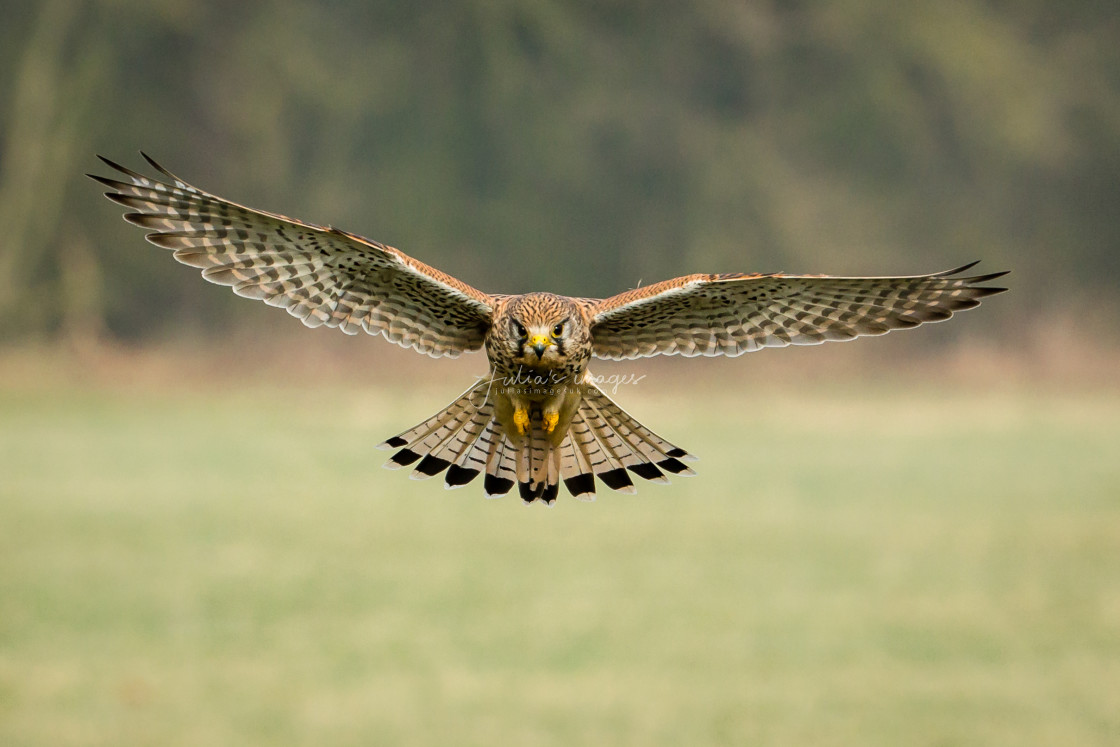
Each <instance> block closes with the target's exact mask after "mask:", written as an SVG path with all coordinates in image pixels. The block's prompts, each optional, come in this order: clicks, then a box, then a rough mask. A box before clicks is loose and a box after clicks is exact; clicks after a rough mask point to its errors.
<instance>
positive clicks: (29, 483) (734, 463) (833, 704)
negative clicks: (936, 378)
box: [0, 380, 1120, 745]
mask: <svg viewBox="0 0 1120 747" xmlns="http://www.w3.org/2000/svg"><path fill="white" fill-rule="evenodd" d="M463 383H464V384H465V382H463ZM461 388H462V387H461V386H460V385H459V383H454V384H448V385H446V386H444V387H441V388H435V387H430V386H425V387H423V388H422V389H421V390H420V391H417V392H412V393H409V392H406V391H404V390H403V389H402V390H380V389H376V388H373V387H359V386H352V385H342V386H338V387H337V388H334V389H326V390H318V391H315V390H314V389H313V388H311V387H304V388H300V387H289V386H281V385H271V386H270V385H265V384H253V383H251V382H246V381H244V380H237V381H223V380H214V381H213V382H211V383H210V384H208V385H200V386H196V387H194V388H190V389H188V390H186V391H178V392H176V391H172V390H171V389H170V388H167V389H161V388H159V387H153V386H141V387H137V388H135V389H134V390H133V389H129V388H126V387H98V386H76V385H72V384H67V385H64V386H54V385H50V384H49V383H47V384H35V383H31V384H28V383H26V382H25V383H24V384H20V385H13V386H8V387H6V388H4V389H0V743H2V744H5V745H202V744H205V745H246V744H278V745H280V744H316V745H318V744H330V745H351V744H352V745H365V744H406V745H424V744H455V745H492V744H518V745H569V744H612V745H680V744H751V745H791V744H812V745H900V744H906V745H910V744H913V745H947V744H954V745H969V744H976V745H992V744H999V745H1033V744H1038V745H1053V744H1077V745H1107V744H1116V743H1117V742H1118V740H1120V457H1118V455H1120V394H1117V393H1116V392H1115V391H1112V392H1109V391H1097V392H1096V393H1091V392H1083V393H1082V392H1072V393H1071V392H1068V391H1063V390H1061V389H1059V388H1057V387H1053V386H1051V387H1046V386H1042V387H1038V388H1031V387H1018V388H1016V389H1014V390H1011V391H1007V390H993V389H992V388H990V387H984V388H972V389H969V388H964V389H955V388H949V387H945V386H941V387H939V386H937V385H922V386H916V387H909V388H903V387H902V386H897V387H887V389H886V391H878V388H872V387H867V386H865V387H860V386H858V385H854V384H853V385H851V386H842V385H841V386H831V387H828V388H821V389H813V390H810V391H797V390H796V389H794V388H793V387H787V388H782V387H778V388H771V389H766V390H759V389H757V388H756V389H755V390H754V391H753V392H737V393H736V392H732V391H731V390H730V389H729V390H727V391H725V392H721V391H718V390H715V391H708V392H703V393H697V392H693V393H692V394H688V395H686V396H685V397H684V398H683V399H674V398H673V397H672V392H671V391H670V390H669V388H668V387H658V386H656V385H655V384H650V385H649V386H644V387H631V388H630V389H629V390H628V391H620V393H619V394H618V399H619V400H620V402H621V403H622V404H623V406H624V407H626V408H627V409H629V410H630V411H631V412H633V413H634V414H636V415H637V416H638V417H639V418H640V419H641V420H643V421H645V422H647V423H648V424H649V425H650V426H651V427H653V428H654V429H655V430H658V431H660V432H661V433H662V434H664V435H665V436H667V437H668V438H670V439H671V440H673V441H675V442H677V443H680V444H681V445H683V446H685V447H686V448H689V449H690V450H692V451H694V452H695V453H697V454H698V455H700V457H701V461H700V462H698V463H697V465H695V466H696V467H697V470H698V471H699V473H700V474H699V476H698V477H696V478H691V479H676V480H674V484H673V485H672V486H671V487H663V486H658V485H650V484H645V485H640V486H639V494H638V495H637V496H623V495H618V494H613V493H611V494H606V495H602V494H601V495H600V498H599V500H598V501H597V502H595V503H580V502H577V501H575V500H573V499H571V498H570V497H569V496H567V495H566V494H565V493H563V492H562V493H561V497H560V500H559V501H558V503H557V504H556V505H554V506H553V507H545V506H540V505H531V506H525V505H523V504H522V503H521V501H520V500H519V499H517V498H516V497H515V496H512V495H511V496H506V497H505V498H501V499H496V500H489V501H488V500H485V499H484V498H483V496H482V494H481V485H480V484H472V485H470V486H468V487H467V488H465V489H462V490H459V491H455V492H447V491H444V490H443V489H442V486H441V485H440V484H439V483H437V482H435V481H427V482H413V481H410V480H408V479H407V475H406V474H405V473H401V472H398V473H393V472H388V471H385V470H383V469H381V467H380V464H381V463H382V462H383V461H384V459H385V457H386V454H385V453H383V452H379V451H376V450H374V449H373V445H374V444H375V443H377V442H378V441H380V440H381V439H383V438H384V437H386V436H388V435H391V434H392V433H394V432H396V431H398V430H401V429H403V428H404V427H406V426H409V425H412V424H413V423H414V422H416V421H419V420H420V419H422V418H423V417H426V416H427V415H429V414H430V413H431V412H434V411H435V410H436V408H437V407H440V406H442V405H443V404H444V403H445V402H446V401H449V400H450V399H451V398H452V397H453V396H454V395H455V394H456V393H458V391H459V390H460V389H461ZM480 482H481V481H479V483H480Z"/></svg>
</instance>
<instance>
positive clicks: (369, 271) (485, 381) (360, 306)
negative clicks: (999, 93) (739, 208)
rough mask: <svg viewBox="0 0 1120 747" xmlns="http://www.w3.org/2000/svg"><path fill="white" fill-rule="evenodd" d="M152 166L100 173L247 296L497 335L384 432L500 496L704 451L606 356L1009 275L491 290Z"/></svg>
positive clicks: (720, 341)
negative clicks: (479, 357) (645, 413)
mask: <svg viewBox="0 0 1120 747" xmlns="http://www.w3.org/2000/svg"><path fill="white" fill-rule="evenodd" d="M141 155H143V156H144V158H145V160H147V162H148V163H149V164H150V165H151V166H152V168H154V169H155V170H156V171H157V172H159V174H160V175H161V176H160V177H157V178H151V177H147V176H144V175H142V174H140V173H137V172H135V171H132V170H131V169H128V168H126V167H124V166H121V165H118V164H116V163H113V162H112V161H110V160H109V159H107V158H104V157H101V156H99V158H101V160H102V161H104V162H105V163H106V164H107V165H108V166H110V167H111V168H113V169H115V170H116V171H117V172H119V173H120V175H122V176H120V177H118V178H115V179H114V178H107V177H102V176H96V175H94V174H89V175H88V176H90V177H91V178H93V179H95V180H96V181H98V182H100V183H101V184H103V185H105V186H106V187H108V188H109V190H110V191H109V192H106V193H105V196H106V197H108V198H109V199H110V200H112V201H113V202H116V203H119V204H120V205H123V206H124V207H126V208H128V210H129V212H127V213H126V214H125V215H124V219H125V220H126V221H128V222H129V223H133V224H135V225H137V226H140V227H141V228H145V229H149V231H150V233H148V234H147V239H148V241H150V242H151V243H153V244H155V245H156V246H160V247H163V248H165V249H170V250H173V252H174V257H175V259H177V260H178V261H179V262H182V263H183V264H186V265H190V266H192V267H197V268H200V269H201V270H202V277H204V278H205V279H206V280H209V281H210V282H212V283H218V284H220V285H228V286H231V287H232V288H233V292H234V293H236V294H237V295H239V296H245V297H247V298H255V299H259V300H261V301H264V302H265V303H267V304H269V305H270V306H279V307H281V308H284V309H286V310H287V311H288V313H289V314H291V315H292V316H294V317H296V318H297V319H300V320H301V321H302V322H303V323H304V324H305V325H307V326H308V327H319V326H326V327H338V328H339V329H341V330H342V331H343V332H345V333H346V334H348V335H355V334H358V333H359V332H366V333H368V334H371V335H381V336H383V337H384V338H385V339H387V340H389V341H390V342H395V343H397V344H398V345H401V346H403V347H406V348H412V349H414V350H416V351H418V352H420V353H426V354H427V355H430V356H432V357H441V356H448V357H456V356H458V355H460V354H461V353H464V352H469V351H474V350H479V349H482V348H485V350H486V356H487V358H488V359H489V363H490V370H489V374H488V375H487V376H486V377H483V378H481V379H480V380H479V381H477V382H475V383H474V384H472V385H471V386H470V387H469V388H468V389H467V391H465V392H463V393H462V394H461V395H460V396H459V397H457V398H456V399H455V401H454V402H452V403H451V404H450V405H448V406H447V407H445V408H444V409H442V410H440V411H439V412H438V413H436V414H435V415H433V416H432V417H430V418H428V419H427V420H425V421H424V422H422V423H420V424H419V425H416V426H414V427H412V428H409V429H408V430H406V431H404V432H403V433H400V434H399V435H396V436H393V437H392V438H390V439H388V440H387V441H385V442H383V443H382V444H380V447H382V448H385V449H396V452H395V453H394V454H393V455H392V457H391V458H390V459H389V461H388V462H387V464H386V465H385V466H387V467H390V468H400V467H406V466H411V465H415V467H413V471H412V476H413V477H414V478H426V477H433V476H435V475H438V474H441V473H443V474H444V475H445V476H444V482H445V484H446V487H448V488H456V487H460V486H462V485H466V484H467V483H469V482H471V481H472V480H473V479H475V478H476V477H478V476H479V475H484V477H483V487H484V490H485V491H486V494H487V495H490V496H496V495H504V494H506V493H508V492H509V491H510V490H512V489H513V486H514V485H515V484H516V485H517V487H518V492H519V493H520V495H521V498H522V499H524V500H525V501H526V502H532V501H534V500H537V499H541V500H543V501H544V502H545V503H551V502H552V501H554V500H555V499H556V496H557V494H558V492H559V487H560V483H561V482H563V483H564V486H565V487H566V488H567V489H568V491H569V492H570V493H571V494H572V495H574V496H575V497H577V498H584V499H592V498H594V497H595V487H596V481H597V480H598V481H600V482H602V483H603V484H604V485H606V486H607V487H609V488H611V489H613V490H617V491H620V492H624V493H633V492H635V487H634V482H633V480H632V479H631V475H637V476H638V477H640V478H643V479H646V480H650V481H653V482H662V483H664V482H668V478H667V476H666V473H670V474H676V475H692V474H694V472H693V471H692V469H691V468H689V467H688V465H687V464H686V463H687V462H689V461H692V460H694V459H695V457H693V456H692V455H691V454H689V453H688V452H686V451H685V450H684V449H682V448H680V447H678V446H675V445H674V444H672V443H670V442H668V441H666V440H665V439H663V438H661V437H660V436H658V435H656V434H655V433H653V432H652V431H650V430H649V429H648V428H646V427H645V426H644V425H642V424H641V423H639V422H638V421H637V420H635V419H634V418H633V417H632V416H631V415H630V414H629V413H627V412H626V411H624V410H623V409H622V408H620V407H619V406H618V405H616V404H615V403H614V401H612V400H611V399H610V398H609V397H608V396H607V395H606V394H605V393H604V392H603V391H602V389H600V388H599V387H598V386H597V385H596V383H595V380H594V377H593V376H592V375H591V374H590V373H589V372H588V368H587V367H588V363H589V362H590V360H591V358H592V357H595V358H604V359H610V360H624V359H632V358H642V357H647V356H653V355H684V356H697V355H706V356H715V355H727V356H737V355H741V354H743V353H747V352H751V351H754V350H759V349H761V348H765V347H784V346H786V345H815V344H818V343H822V342H825V341H828V340H851V339H853V338H856V337H861V336H864V335H881V334H885V333H887V332H889V331H891V330H894V329H908V328H910V327H917V326H918V325H919V324H923V323H925V322H940V321H943V320H945V319H948V318H949V317H950V316H952V315H953V312H955V311H960V310H962V309H970V308H972V307H974V306H977V305H978V304H979V303H980V299H981V298H984V297H985V296H990V295H992V294H995V293H1000V292H1002V291H1004V290H1006V288H996V287H991V286H988V285H985V284H986V283H988V282H989V281H991V280H994V279H996V278H998V277H1001V276H1003V275H1005V274H1006V272H995V273H990V274H986V275H972V276H964V275H963V273H965V272H966V271H967V270H968V269H969V268H971V267H972V266H973V265H975V264H976V263H975V262H973V263H971V264H968V265H965V266H963V267H958V268H956V269H954V270H948V271H946V272H938V273H933V274H930V275H914V276H904V277H831V276H828V275H787V274H782V273H766V274H759V273H746V274H744V273H732V274H724V275H703V274H697V275H686V276H684V277H679V278H674V279H673V280H665V281H663V282H660V283H654V284H652V285H647V286H643V287H639V288H635V289H634V290H629V291H626V292H624V293H620V294H618V295H616V296H612V297H610V298H603V299H599V298H571V297H567V296H560V295H556V294H553V293H526V294H524V295H500V294H489V293H484V292H482V291H480V290H478V289H476V288H473V287H471V286H470V285H467V284H466V283H464V282H462V281H461V280H458V279H456V278H454V277H451V276H450V275H447V274H446V273H443V272H440V271H439V270H437V269H435V268H434V267H430V266H428V265H426V264H424V263H423V262H420V261H419V260H416V259H413V258H412V257H410V256H408V255H407V254H405V253H404V252H401V251H399V250H398V249H394V248H393V247H391V246H387V245H385V244H381V243H379V242H377V241H371V240H369V239H366V238H363V237H361V236H357V235H355V234H352V233H348V232H346V231H342V230H339V229H337V228H332V227H329V226H317V225H314V224H310V223H304V222H302V221H298V220H293V219H291V218H287V217H285V216H283V215H278V214H276V213H269V212H265V211H263V210H254V209H251V208H247V207H244V206H242V205H238V204H236V203H233V202H230V201H229V200H225V199H222V198H221V197H218V196H216V195H212V194H210V193H208V192H204V191H202V190H201V189H198V188H197V187H193V186H191V185H190V184H188V183H187V182H185V181H183V180H182V179H180V178H179V177H177V176H175V175H174V174H172V173H170V172H169V171H167V170H166V169H164V168H163V167H161V166H160V165H159V164H157V163H156V162H155V161H154V160H152V159H151V158H149V157H148V156H147V155H146V154H143V153H141Z"/></svg>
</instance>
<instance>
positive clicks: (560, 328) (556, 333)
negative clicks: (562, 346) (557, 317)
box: [552, 322, 564, 337]
mask: <svg viewBox="0 0 1120 747" xmlns="http://www.w3.org/2000/svg"><path fill="white" fill-rule="evenodd" d="M562 334H564V324H563V322H561V323H560V324H557V325H556V326H555V327H553V328H552V336H553V337H560V336H561V335H562Z"/></svg>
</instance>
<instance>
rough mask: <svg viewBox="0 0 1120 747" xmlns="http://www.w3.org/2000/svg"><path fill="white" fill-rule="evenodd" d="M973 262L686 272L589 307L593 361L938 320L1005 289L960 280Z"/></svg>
mask: <svg viewBox="0 0 1120 747" xmlns="http://www.w3.org/2000/svg"><path fill="white" fill-rule="evenodd" d="M975 264H976V262H973V263H971V264H968V265H965V266H963V267H958V268H957V269H955V270H948V271H947V272H938V273H934V274H932V275H915V276H910V277H877V278H876V277H870V278H858V277H854V278H845V277H830V276H827V275H783V274H780V273H779V274H767V275H743V274H734V275H689V276H686V277H681V278H676V279H674V280H666V281H664V282H661V283H656V284H654V285H649V286H646V287H644V288H636V289H634V290H632V291H627V292H626V293H620V294H619V295H617V296H613V297H611V298H607V299H603V300H601V301H598V302H596V303H595V305H594V307H593V310H592V319H591V337H592V345H593V352H594V354H595V356H596V357H598V358H609V359H613V360H622V359H625V358H641V357H645V356H651V355H658V354H666V355H675V354H679V355H685V356H695V355H728V356H736V355H742V354H743V353H747V352H750V351H753V350H759V349H760V348H764V347H784V346H786V345H816V344H819V343H822V342H825V341H827V340H851V339H853V338H855V337H860V336H862V335H881V334H885V333H886V332H890V331H891V330H892V329H905V328H909V327H916V326H918V325H919V324H922V323H923V322H940V321H943V320H945V319H948V318H949V317H950V316H952V315H953V312H954V311H960V310H961V309H970V308H972V307H973V306H976V305H978V304H979V303H980V299H981V298H983V297H985V296H990V295H992V294H994V293H1000V292H1002V291H1004V290H1006V288H991V287H987V286H984V285H982V284H983V283H985V282H988V281H990V280H994V279H995V278H998V277H1001V276H1003V275H1006V274H1007V273H1006V272H996V273H992V274H990V275H976V276H973V277H960V276H959V275H960V273H963V272H965V271H966V270H968V269H969V268H971V267H972V266H973V265H975Z"/></svg>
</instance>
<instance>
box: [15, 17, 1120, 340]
mask: <svg viewBox="0 0 1120 747" xmlns="http://www.w3.org/2000/svg"><path fill="white" fill-rule="evenodd" d="M14 6H15V7H11V8H7V9H5V23H4V24H3V27H2V29H0V106H2V109H0V225H2V226H3V235H2V238H0V313H2V314H3V318H4V319H5V322H4V324H3V327H2V329H3V332H2V333H0V336H2V338H3V339H8V340H10V339H13V338H17V337H21V336H27V335H35V336H52V335H57V334H59V333H68V334H83V335H85V334H110V335H114V336H119V337H126V338H145V337H151V336H153V335H160V334H165V333H167V332H168V331H169V330H170V329H173V328H187V329H192V330H194V331H202V332H203V333H206V332H209V331H214V330H217V329H219V328H222V327H226V326H228V325H229V324H269V323H270V322H267V321H264V320H265V319H266V318H271V319H274V320H275V322H276V323H282V322H283V321H285V320H284V319H283V315H282V314H278V313H277V312H270V311H268V310H265V309H261V310H253V309H250V308H249V306H250V305H249V304H246V303H240V305H239V306H238V308H237V310H236V311H233V310H231V307H232V306H233V305H234V304H238V303H239V302H238V301H236V300H235V299H234V297H233V296H232V294H229V293H228V291H221V290H218V289H214V288H212V287H210V286H207V285H206V284H204V283H202V282H201V281H199V279H198V277H197V274H196V273H194V272H193V271H190V270H187V269H185V268H178V267H173V266H172V262H171V260H170V259H169V258H168V257H166V256H162V255H163V253H162V252H161V251H160V250H158V249H156V248H155V247H150V246H147V245H145V244H144V243H143V242H142V241H141V239H140V237H139V236H138V235H137V232H136V231H135V229H130V228H126V227H125V226H123V225H122V224H121V223H120V222H119V220H120V219H119V210H117V209H116V208H115V207H114V206H112V205H110V204H108V203H107V202H105V201H104V200H102V199H101V198H100V197H98V196H97V191H98V190H97V185H95V184H93V183H92V182H89V181H88V180H86V179H84V177H82V176H81V174H82V172H85V171H90V170H96V169H98V168H99V167H100V164H99V163H97V162H96V161H95V160H94V159H93V155H92V154H93V152H95V151H97V152H102V153H104V154H105V155H108V156H109V157H111V158H114V159H116V160H122V161H124V162H126V163H132V164H133V165H136V163H137V159H136V158H135V157H134V156H133V155H132V153H133V152H134V151H135V149H137V148H141V147H142V148H144V149H145V150H146V151H147V152H149V153H150V154H152V155H153V156H155V157H156V158H157V159H159V160H160V161H162V162H163V163H164V165H166V166H167V167H169V168H170V169H171V170H173V171H176V172H178V173H180V174H181V175H182V176H183V177H184V178H186V179H188V180H190V181H192V182H194V183H196V184H198V185H199V186H201V187H203V188H205V189H208V190H210V191H213V192H216V193H218V194H221V195H222V196H225V197H229V198H230V199H234V200H237V201H239V202H243V203H247V204H250V205H254V206H259V207H263V208H267V209H270V210H274V211H278V212H283V213H286V214H289V215H298V216H300V217H302V218H305V219H307V220H311V221H314V222H320V223H331V224H335V225H339V226H343V227H345V228H347V229H349V230H353V231H356V232H358V233H362V234H365V235H368V236H371V237H373V238H377V239H379V240H382V241H386V242H388V243H391V244H394V245H396V246H399V247H401V248H402V249H404V250H405V251H407V252H410V253H412V254H415V255H417V256H419V257H420V258H422V259H424V260H425V261H427V262H430V263H432V264H435V265H437V266H440V267H442V268H444V269H447V270H448V271H450V272H453V273H456V274H458V275H460V276H462V277H463V278H464V279H466V280H467V281H469V282H472V283H474V284H476V285H479V286H480V287H483V288H485V289H487V290H493V291H502V292H517V291H525V290H530V289H542V288H547V289H552V290H556V291H559V292H566V293H573V294H579V295H604V294H609V293H612V292H615V291H618V290H621V289H623V288H626V287H632V286H634V285H636V284H638V283H639V282H650V281H653V280H656V279H659V278H662V277H666V276H671V275H674V274H680V273H685V272H694V271H731V270H787V271H805V272H829V273H838V274H839V273H882V274H894V273H905V272H921V271H932V270H939V269H944V268H945V267H948V266H950V265H952V264H953V263H954V262H959V261H966V260H970V259H974V258H979V257H983V258H985V259H987V260H989V262H988V264H987V267H988V268H990V269H1003V268H1008V267H1010V268H1013V269H1014V270H1016V275H1015V276H1014V278H1013V283H1014V287H1015V290H1016V292H1015V293H1014V294H1012V295H1009V296H1007V297H1006V298H1005V299H1002V300H1001V301H1000V304H999V310H995V311H993V312H992V313H990V314H985V315H984V317H985V320H984V321H983V322H980V323H981V324H985V325H991V326H990V327H989V328H990V329H996V328H1001V329H1003V330H1008V329H1011V325H1014V324H1018V323H1019V322H1020V320H1026V321H1028V322H1029V321H1030V320H1031V319H1034V318H1039V316H1040V315H1042V314H1044V313H1049V312H1051V311H1055V310H1059V311H1060V310H1061V309H1062V308H1063V305H1064V304H1068V303H1073V304H1077V303H1083V304H1088V303H1092V304H1093V305H1094V308H1095V309H1097V310H1098V311H1099V310H1100V309H1102V308H1103V309H1106V313H1108V314H1113V313H1115V305H1116V300H1117V290H1116V288H1117V283H1116V280H1117V277H1118V276H1120V259H1118V256H1120V251H1118V250H1120V215H1118V210H1117V206H1118V204H1120V199H1118V198H1120V13H1117V12H1116V11H1115V10H1113V9H1111V8H1110V7H1109V4H1107V3H1097V2H1089V1H1088V0H1085V1H1082V2H1078V1H1071V2H1066V3H1049V2H1016V3H1009V2H979V1H974V2H961V3H944V2H917V3H891V2H885V1H882V0H877V1H872V0H835V1H834V2H826V3H801V2H789V3H779V2H770V3H766V2H762V3H740V2H715V1H713V0H700V1H698V2H693V3H685V4H680V3H652V2H648V1H646V2H643V1H642V0H629V1H622V0H619V1H616V2H602V1H601V0H596V1H595V2H588V1H583V0H573V1H571V2H547V1H545V0H500V1H498V2H494V1H493V0H477V1H476V0H472V1H467V2H461V3H440V2H431V1H430V0H428V1H424V2H411V3H398V2H372V1H370V0H362V1H357V0H355V1H354V2H342V1H341V0H335V1H330V0H318V1H316V2H312V1H311V0H253V1H246V2H241V3H223V2H195V3H181V2H173V1H171V0H167V1H163V0H100V1H94V0H87V1H86V2H82V1H81V0H44V1H43V2H38V3H31V2H19V0H17V2H16V3H15V4H14Z"/></svg>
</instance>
